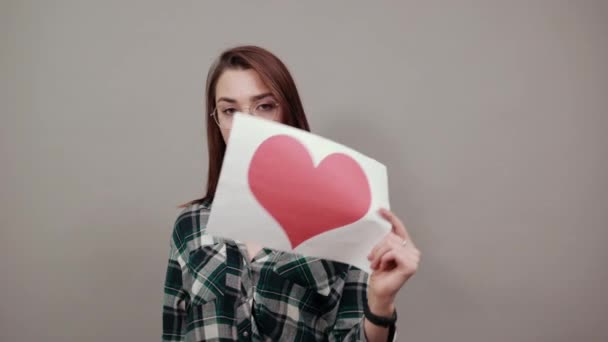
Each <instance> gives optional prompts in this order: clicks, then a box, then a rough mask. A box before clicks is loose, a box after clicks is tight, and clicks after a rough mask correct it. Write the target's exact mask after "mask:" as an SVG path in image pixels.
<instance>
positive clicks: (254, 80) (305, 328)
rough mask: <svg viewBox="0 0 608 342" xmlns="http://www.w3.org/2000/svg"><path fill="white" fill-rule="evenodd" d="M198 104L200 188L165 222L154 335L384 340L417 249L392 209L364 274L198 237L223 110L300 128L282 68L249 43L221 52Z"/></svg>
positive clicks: (225, 133) (225, 124)
mask: <svg viewBox="0 0 608 342" xmlns="http://www.w3.org/2000/svg"><path fill="white" fill-rule="evenodd" d="M206 106H207V114H208V115H207V141H208V147H209V174H208V180H207V188H206V195H205V196H204V197H203V198H201V199H198V200H194V201H191V202H189V203H186V204H184V205H182V207H184V208H185V209H183V211H182V212H181V213H180V215H179V216H178V218H177V220H176V223H175V227H174V230H173V234H172V238H171V242H170V249H171V251H170V258H169V265H168V268H167V275H166V281H165V297H164V307H163V340H165V341H182V340H188V341H190V340H196V341H200V340H204V341H231V340H254V341H262V340H263V341H268V340H271V341H323V340H329V341H387V340H393V338H394V336H395V320H396V310H395V298H396V296H397V293H398V291H399V290H400V289H401V287H402V286H403V285H404V283H405V282H406V281H407V280H408V279H409V278H410V277H411V276H412V275H413V274H414V272H415V271H416V269H417V267H418V262H419V259H420V252H419V251H418V249H416V247H415V245H414V243H413V242H412V240H411V238H410V237H409V235H408V233H407V231H406V229H405V227H404V226H403V224H402V223H401V221H400V220H399V218H397V217H396V216H395V215H394V214H393V213H392V212H390V211H388V210H385V209H382V210H381V214H382V216H383V217H384V218H386V219H387V220H388V221H389V222H390V223H392V227H393V228H392V231H391V232H390V233H389V234H387V235H386V237H385V238H384V239H383V240H382V241H381V242H380V243H379V244H378V245H376V246H375V247H374V248H373V250H372V251H370V253H369V256H368V259H369V261H370V263H371V268H372V270H373V272H372V274H371V276H369V279H368V275H367V273H365V272H363V271H361V270H360V269H358V268H356V267H354V266H350V265H346V264H343V263H338V262H332V261H329V260H322V259H317V258H307V257H303V256H300V255H296V254H292V253H287V252H280V251H274V250H271V249H268V248H262V247H261V246H259V245H257V244H255V243H250V242H245V243H243V242H240V241H231V240H224V239H220V238H215V237H211V236H209V235H205V226H206V223H207V219H208V217H209V213H210V209H211V205H212V201H213V197H214V194H215V190H216V187H217V183H218V178H219V173H220V169H221V166H222V160H223V157H224V152H225V150H226V142H227V141H228V139H229V138H230V129H231V125H232V115H233V114H234V113H235V112H236V111H240V112H247V113H249V114H252V115H256V116H260V117H263V118H266V119H268V120H275V121H278V122H281V123H284V124H286V125H290V126H293V127H297V128H300V129H303V130H306V131H309V127H308V122H307V120H306V116H305V114H304V109H303V107H302V103H301V102H300V98H299V95H298V91H297V89H296V86H295V83H294V81H293V79H292V78H291V76H290V74H289V72H288V71H287V68H286V67H285V65H284V64H283V63H282V62H281V61H280V60H279V59H278V58H277V57H275V56H274V55H273V54H271V53H270V52H268V51H266V50H264V49H262V48H259V47H256V46H241V47H236V48H233V49H229V50H227V51H224V52H223V53H222V54H221V55H220V57H219V59H218V60H217V62H216V63H215V64H214V65H213V66H212V67H211V69H210V71H209V75H208V78H207V87H206ZM252 229H255V227H252ZM368 280H369V282H368Z"/></svg>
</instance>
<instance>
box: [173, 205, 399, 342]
mask: <svg viewBox="0 0 608 342" xmlns="http://www.w3.org/2000/svg"><path fill="white" fill-rule="evenodd" d="M209 212H210V206H209V205H208V204H195V205H190V206H189V207H188V208H186V209H184V210H183V211H182V212H181V213H180V215H179V216H178V218H177V220H176V222H175V227H174V230H173V234H172V238H171V243H170V255H169V264H168V268H167V274H166V280H165V295H164V305H163V336H162V339H163V341H235V340H239V341H366V337H365V333H364V329H363V308H364V306H363V303H364V301H366V300H367V280H368V276H367V273H365V272H363V271H361V270H360V269H358V268H356V267H354V266H349V265H347V264H343V263H338V262H333V261H328V260H323V259H318V258H310V257H304V256H301V255H296V254H291V253H287V252H280V251H274V250H271V249H267V248H264V249H262V250H261V251H260V252H259V253H258V254H257V255H255V256H254V258H253V260H247V257H245V256H246V255H247V253H246V247H245V245H244V244H243V243H241V242H236V241H233V240H226V239H221V238H218V237H212V236H210V235H207V234H205V226H206V224H207V220H208V218H209ZM391 335H392V336H389V341H390V340H392V339H393V337H394V327H392V329H391Z"/></svg>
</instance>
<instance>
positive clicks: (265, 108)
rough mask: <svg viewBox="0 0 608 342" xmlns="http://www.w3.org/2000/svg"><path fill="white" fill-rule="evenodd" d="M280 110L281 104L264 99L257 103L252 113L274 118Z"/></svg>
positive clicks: (264, 117)
mask: <svg viewBox="0 0 608 342" xmlns="http://www.w3.org/2000/svg"><path fill="white" fill-rule="evenodd" d="M278 111H279V105H278V104H277V103H276V101H273V100H270V99H268V100H262V101H260V102H258V103H256V104H255V106H254V107H253V111H252V114H253V115H255V116H258V117H261V118H263V119H269V120H273V119H274V118H275V117H276V115H277V113H278Z"/></svg>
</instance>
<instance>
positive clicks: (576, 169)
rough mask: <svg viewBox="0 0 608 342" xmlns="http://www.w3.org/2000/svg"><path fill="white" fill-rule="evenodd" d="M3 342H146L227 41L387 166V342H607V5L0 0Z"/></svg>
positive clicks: (154, 331) (200, 173) (323, 122)
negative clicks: (394, 267) (214, 68)
mask: <svg viewBox="0 0 608 342" xmlns="http://www.w3.org/2000/svg"><path fill="white" fill-rule="evenodd" d="M0 6H1V7H0V16H1V18H0V35H1V51H2V54H1V60H0V74H1V75H2V77H1V81H0V87H1V88H0V103H1V113H0V165H1V169H0V186H1V191H0V227H1V232H0V233H1V236H0V260H1V261H0V267H1V268H0V274H1V281H0V287H1V288H0V295H1V298H2V299H1V301H0V340H2V341H34V340H37V339H43V338H44V339H45V340H47V341H84V340H86V341H108V340H131V341H153V340H158V339H160V331H161V321H160V317H161V316H160V315H161V305H162V304H161V299H162V282H163V277H164V272H165V266H166V258H167V256H168V243H169V235H170V232H171V228H172V224H173V221H174V219H175V217H176V215H177V212H178V210H177V209H176V208H175V206H176V205H177V204H178V203H181V202H183V201H186V200H189V199H192V198H194V197H196V196H199V195H200V194H201V191H202V185H203V183H204V180H205V172H206V165H207V162H206V146H205V141H204V135H203V133H204V131H203V127H204V125H203V115H202V110H201V100H202V94H203V89H204V78H205V75H206V72H207V69H208V67H209V64H210V62H211V60H212V59H213V58H214V57H215V56H216V55H217V54H218V53H219V52H220V51H221V50H222V49H224V48H226V47H230V46H233V45H236V44H241V43H248V44H259V45H261V46H264V47H267V48H268V49H270V50H271V51H273V52H275V53H276V54H277V55H278V56H279V57H281V58H282V59H283V60H284V61H285V62H286V64H287V65H288V66H289V68H290V69H291V71H292V72H293V75H294V77H295V79H296V82H297V85H298V87H299V89H300V91H301V95H302V99H303V102H304V104H305V107H306V109H307V111H308V113H309V117H310V121H311V124H312V127H313V130H314V131H315V132H317V133H319V134H321V135H324V136H327V137H330V138H333V139H335V140H337V141H340V142H343V143H345V144H347V145H349V146H352V147H354V148H356V149H359V150H361V151H362V152H364V153H366V154H368V155H370V156H373V157H375V158H377V159H379V160H381V161H382V162H384V163H385V164H387V166H388V168H389V177H390V190H391V202H392V206H393V208H394V209H395V210H396V211H397V212H398V213H399V214H400V215H401V216H403V217H404V218H405V221H406V225H407V226H408V227H409V229H410V231H411V234H412V235H413V237H414V239H415V240H416V241H417V244H418V245H419V247H420V249H421V250H422V252H423V258H422V262H421V265H420V270H419V272H418V273H417V275H416V276H415V277H414V278H412V280H411V281H410V282H409V283H408V284H407V285H406V287H405V288H404V290H403V291H402V293H401V294H400V297H399V315H400V318H399V329H400V331H401V337H402V340H403V341H496V342H500V341H505V342H506V341H509V342H512V341H573V340H577V341H606V340H608V295H606V293H605V289H606V281H608V267H607V265H606V262H607V261H608V251H607V249H606V243H607V242H608V231H607V228H608V182H607V175H608V153H607V152H606V146H608V135H607V134H606V133H605V131H606V129H607V128H608V67H607V65H606V64H607V61H608V38H607V37H608V18H607V17H608V3H607V2H603V1H501V2H487V1H459V2H455V1H445V2H443V3H439V2H428V1H409V2H392V3H391V2H384V3H380V2H371V1H368V2H362V1H359V2H350V1H348V2H321V1H319V2H317V3H316V4H312V3H310V2H306V3H304V2H301V3H299V4H296V3H290V4H283V3H279V2H256V3H255V4H252V3H249V2H222V3H221V4H220V3H219V2H215V3H213V4H212V3H211V2H190V1H183V2H172V1H154V2H150V1H139V2H134V1H130V2H123V1H103V2H102V1H98V2H95V3H89V2H84V1H55V2H50V1H39V2H30V1H9V2H6V1H3V2H2V4H1V5H0Z"/></svg>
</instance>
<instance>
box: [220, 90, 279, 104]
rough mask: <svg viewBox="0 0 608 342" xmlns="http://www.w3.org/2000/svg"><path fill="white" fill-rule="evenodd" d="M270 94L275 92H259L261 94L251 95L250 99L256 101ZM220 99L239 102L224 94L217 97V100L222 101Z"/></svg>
mask: <svg viewBox="0 0 608 342" xmlns="http://www.w3.org/2000/svg"><path fill="white" fill-rule="evenodd" d="M268 96H273V94H272V93H270V92H267V93H262V94H259V95H254V96H252V97H250V98H249V99H250V100H251V101H252V102H255V101H258V100H261V99H263V98H265V97H268ZM220 101H225V102H229V103H237V102H238V101H237V100H235V99H232V98H229V97H224V96H222V97H220V98H219V99H217V102H220Z"/></svg>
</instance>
